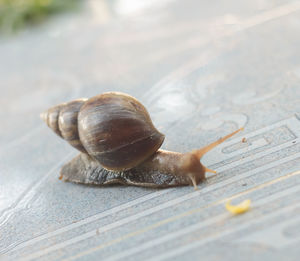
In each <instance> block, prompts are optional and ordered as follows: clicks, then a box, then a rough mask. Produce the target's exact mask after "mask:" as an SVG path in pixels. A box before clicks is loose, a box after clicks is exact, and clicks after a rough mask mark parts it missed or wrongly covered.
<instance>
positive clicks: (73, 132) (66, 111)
mask: <svg viewBox="0 0 300 261" xmlns="http://www.w3.org/2000/svg"><path fill="white" fill-rule="evenodd" d="M86 100H87V99H84V98H83V99H77V100H74V101H71V102H68V103H63V104H59V105H56V106H54V107H51V108H50V109H48V110H47V111H45V112H44V113H42V114H41V118H42V119H43V120H44V121H45V122H46V124H47V125H48V127H49V128H50V129H52V130H53V131H54V132H55V133H56V134H57V135H58V136H60V137H61V138H63V139H64V140H66V141H67V142H68V143H69V144H70V145H71V146H73V147H74V148H76V149H78V150H80V151H81V152H84V153H86V150H85V148H84V147H83V146H82V144H81V141H80V139H79V133H78V125H77V123H78V122H77V119H78V113H79V110H80V108H81V107H82V105H83V104H84V103H85V102H86Z"/></svg>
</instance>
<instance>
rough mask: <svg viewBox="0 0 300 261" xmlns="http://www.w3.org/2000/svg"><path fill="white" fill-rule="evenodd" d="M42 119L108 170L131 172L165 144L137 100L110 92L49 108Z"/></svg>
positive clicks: (161, 135)
mask: <svg viewBox="0 0 300 261" xmlns="http://www.w3.org/2000/svg"><path fill="white" fill-rule="evenodd" d="M42 118H43V119H44V121H45V122H46V123H47V125H48V126H49V127H50V128H51V129H52V130H53V131H54V132H55V133H57V134H58V135H59V136H61V137H62V138H64V139H65V140H67V141H68V142H69V143H70V144H71V145H72V146H73V147H75V148H77V149H78V150H80V151H81V152H84V153H88V154H89V155H90V156H92V157H93V158H94V159H96V160H97V161H98V162H99V163H100V164H101V165H102V166H103V167H104V168H106V169H109V170H117V171H121V170H127V169H131V168H133V167H135V166H137V165H139V164H140V163H141V162H143V161H144V160H146V159H147V158H148V157H149V156H151V155H152V154H154V153H155V152H156V151H157V150H158V149H159V148H160V146H161V144H162V143H163V141H164V135H163V134H161V133H160V132H159V131H158V130H157V129H156V128H155V127H154V125H153V123H152V121H151V118H150V116H149V114H148V112H147V110H146V109H145V107H144V106H143V105H142V104H141V103H140V102H139V101H138V100H136V99H135V98H133V97H131V96H129V95H127V94H123V93H118V92H108V93H104V94H100V95H97V96H95V97H92V98H90V99H88V100H86V99H80V100H76V101H72V102H69V103H65V104H61V105H58V106H55V107H53V108H50V109H49V110H48V111H47V112H46V113H45V114H43V115H42Z"/></svg>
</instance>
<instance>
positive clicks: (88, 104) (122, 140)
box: [41, 92, 243, 189]
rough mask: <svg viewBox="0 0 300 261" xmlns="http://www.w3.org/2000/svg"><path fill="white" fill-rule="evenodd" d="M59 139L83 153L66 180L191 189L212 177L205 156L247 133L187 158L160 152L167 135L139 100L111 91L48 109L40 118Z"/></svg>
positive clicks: (66, 169)
mask: <svg viewBox="0 0 300 261" xmlns="http://www.w3.org/2000/svg"><path fill="white" fill-rule="evenodd" d="M41 117H42V119H43V120H44V121H45V122H46V123H47V125H48V126H49V127H50V128H51V129H52V130H53V131H54V132H55V133H56V134H57V135H59V136H60V137H62V138H63V139H65V140H66V141H67V142H69V143H70V144H71V145H72V146H73V147H75V148H76V149H78V150H79V151H81V152H82V153H81V154H79V155H78V156H77V157H75V158H74V159H72V160H71V161H70V162H68V163H66V164H65V165H64V166H63V167H62V169H61V178H64V180H66V181H72V182H78V183H84V184H97V185H107V184H112V183H122V184H129V185H136V186H145V187H168V186H181V185H188V184H190V185H193V186H194V188H195V189H197V184H198V183H199V182H201V181H202V180H204V179H205V173H206V172H213V173H215V171H214V170H211V169H208V168H206V167H205V166H203V165H202V164H201V162H200V159H201V158H202V156H203V155H204V154H205V153H207V152H208V151H210V150H212V149H213V148H215V147H216V146H217V145H219V144H220V143H222V142H224V141H225V140H227V139H229V138H230V137H232V136H233V135H235V134H236V133H238V132H239V131H241V130H242V129H243V128H240V129H238V130H236V131H234V132H232V133H230V134H228V135H226V136H225V137H223V138H220V139H218V140H217V141H215V142H213V143H211V144H209V145H207V146H205V147H203V148H200V149H196V150H193V151H190V152H187V153H179V152H171V151H165V150H159V148H160V146H161V144H162V143H163V141H164V135H163V134H161V133H160V132H159V131H158V130H157V129H156V128H155V127H154V126H153V123H152V121H151V119H150V116H149V114H148V112H147V110H146V109H145V107H144V106H143V105H142V104H141V103H140V102H139V101H138V100H136V99H135V98H133V97H131V96H129V95H127V94H123V93H119V92H108V93H104V94H100V95H97V96H95V97H92V98H90V99H79V100H74V101H71V102H68V103H64V104H60V105H57V106H55V107H52V108H50V109H49V110H48V111H46V112H45V113H43V114H42V115H41Z"/></svg>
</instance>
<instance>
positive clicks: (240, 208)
mask: <svg viewBox="0 0 300 261" xmlns="http://www.w3.org/2000/svg"><path fill="white" fill-rule="evenodd" d="M250 204H251V200H250V199H247V200H244V201H243V202H242V203H240V204H238V205H235V206H234V205H231V204H230V200H229V201H227V203H226V205H225V207H226V209H227V210H228V211H229V212H231V213H232V214H235V215H238V214H242V213H244V212H246V211H248V210H249V208H250Z"/></svg>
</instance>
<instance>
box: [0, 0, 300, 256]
mask: <svg viewBox="0 0 300 261" xmlns="http://www.w3.org/2000/svg"><path fill="white" fill-rule="evenodd" d="M299 31H300V2H299V1H280V0H278V1H271V0H264V1H258V0H254V1H233V0H229V1H209V2H205V1H197V0H185V1H180V0H177V1H173V0H164V1H162V0H160V1H158V0H152V1H144V3H142V1H133V0H131V1H123V0H118V1H117V0H116V1H100V0H99V1H89V2H88V3H87V5H86V7H84V8H83V9H82V11H80V12H78V13H74V14H68V15H65V16H60V17H57V18H55V19H54V20H52V21H51V22H49V23H47V24H44V25H42V26H40V27H37V28H34V29H33V30H28V31H25V32H22V33H21V34H19V35H16V36H13V37H10V38H1V39H0V88H1V93H2V94H1V95H0V104H1V110H0V121H1V125H0V126H1V127H0V134H1V135H0V253H1V257H0V259H1V258H2V259H3V260H18V259H20V260H100V259H101V260H198V259H201V260H202V259H203V260H204V259H205V260H236V259H237V258H240V259H241V260H254V259H255V260H298V258H297V256H298V257H299V255H300V250H299V243H300V232H299V226H300V215H299V214H300V204H299V202H300V178H299V177H300V52H299V46H300V35H299ZM104 91H123V92H127V93H129V94H131V95H133V96H135V97H137V98H138V99H140V100H141V101H142V102H143V103H144V104H145V106H146V107H147V108H148V110H149V112H150V114H151V115H152V118H153V121H154V123H155V125H156V126H157V128H158V129H159V130H160V131H161V132H163V133H165V134H166V141H165V143H164V145H163V147H164V148H165V149H170V150H177V151H182V152H183V151H188V150H191V149H194V148H199V147H201V146H203V145H205V144H207V143H209V142H212V141H214V140H216V139H217V138H219V137H220V136H223V135H225V134H227V133H229V132H231V131H233V130H235V129H237V128H238V127H241V126H244V127H245V131H244V132H243V133H241V134H239V135H237V136H236V137H234V138H233V139H231V140H230V141H228V142H226V143H224V144H223V145H222V146H220V147H218V148H216V149H215V150H213V151H212V152H210V153H209V154H207V155H206V156H205V158H203V163H204V164H205V165H207V166H209V167H210V168H212V169H216V170H217V171H218V173H219V174H218V175H217V176H215V177H211V178H210V179H208V181H207V182H206V183H203V184H201V185H200V186H199V190H198V191H194V190H193V188H192V187H182V188H172V189H164V190H155V189H145V188H138V187H127V186H114V187H105V188H99V187H88V186H83V185H76V184H71V183H64V182H61V181H60V180H59V179H58V176H59V169H60V167H61V166H62V165H63V163H65V162H66V161H68V160H70V159H71V158H72V157H74V156H75V155H76V154H77V152H76V151H75V150H74V149H73V148H72V147H70V146H69V145H68V144H67V143H66V142H64V141H63V140H61V139H59V138H58V137H57V136H55V134H54V133H53V132H51V131H50V129H48V128H47V126H45V124H44V123H43V122H42V121H41V120H40V119H39V113H40V112H42V111H44V110H45V109H47V108H48V107H50V106H53V105H56V104H58V103H61V102H65V101H69V100H72V99H75V98H79V97H91V96H93V95H96V94H98V93H101V92H104ZM244 137H245V138H246V142H242V138H244ZM229 198H233V201H232V202H233V203H238V202H240V201H242V200H243V199H246V198H250V199H251V200H252V208H251V211H249V212H247V213H245V214H244V215H240V216H236V217H234V216H232V215H231V214H230V213H228V212H227V211H226V210H225V208H224V203H225V202H226V201H227V200H228V199H229ZM99 258H100V259H99ZM2 259H1V260H2Z"/></svg>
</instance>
